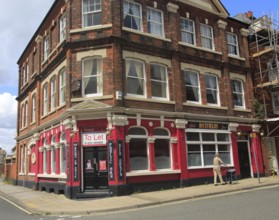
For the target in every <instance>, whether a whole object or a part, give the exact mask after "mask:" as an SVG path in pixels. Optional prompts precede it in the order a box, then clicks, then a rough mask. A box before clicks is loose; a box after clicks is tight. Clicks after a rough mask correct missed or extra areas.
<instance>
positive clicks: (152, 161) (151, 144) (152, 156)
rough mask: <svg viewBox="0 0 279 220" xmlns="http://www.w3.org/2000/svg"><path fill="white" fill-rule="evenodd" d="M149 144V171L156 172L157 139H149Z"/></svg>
mask: <svg viewBox="0 0 279 220" xmlns="http://www.w3.org/2000/svg"><path fill="white" fill-rule="evenodd" d="M147 142H148V143H147V146H148V152H149V170H150V171H155V170H156V162H155V151H154V143H155V138H153V137H149V138H148V139H147Z"/></svg>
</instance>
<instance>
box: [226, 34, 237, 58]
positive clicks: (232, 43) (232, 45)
mask: <svg viewBox="0 0 279 220" xmlns="http://www.w3.org/2000/svg"><path fill="white" fill-rule="evenodd" d="M227 44H228V54H231V55H236V56H239V47H238V40H237V35H236V34H232V33H227Z"/></svg>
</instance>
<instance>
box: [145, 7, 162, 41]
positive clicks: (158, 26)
mask: <svg viewBox="0 0 279 220" xmlns="http://www.w3.org/2000/svg"><path fill="white" fill-rule="evenodd" d="M147 26H148V32H149V33H151V34H154V35H158V36H161V37H162V36H164V24H163V13H162V11H159V10H156V9H154V8H148V9H147Z"/></svg>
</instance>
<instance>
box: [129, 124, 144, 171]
mask: <svg viewBox="0 0 279 220" xmlns="http://www.w3.org/2000/svg"><path fill="white" fill-rule="evenodd" d="M128 135H129V136H130V138H131V139H130V144H129V145H130V170H131V171H137V170H148V153H147V152H148V148H147V132H146V131H145V130H144V129H143V128H140V127H132V128H130V129H129V131H128Z"/></svg>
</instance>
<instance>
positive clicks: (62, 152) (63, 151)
mask: <svg viewBox="0 0 279 220" xmlns="http://www.w3.org/2000/svg"><path fill="white" fill-rule="evenodd" d="M65 171H66V135H65V133H64V132H62V133H61V135H60V173H63V174H64V173H65Z"/></svg>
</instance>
